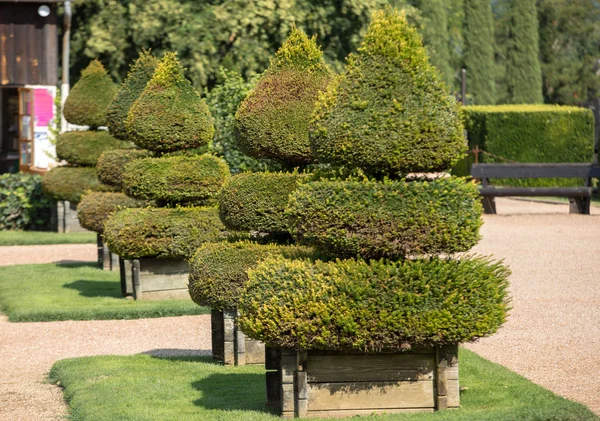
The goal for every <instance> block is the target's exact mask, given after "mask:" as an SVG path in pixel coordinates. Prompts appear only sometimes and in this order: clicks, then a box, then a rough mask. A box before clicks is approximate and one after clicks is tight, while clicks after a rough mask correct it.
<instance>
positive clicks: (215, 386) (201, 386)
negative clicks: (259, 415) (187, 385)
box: [192, 371, 275, 414]
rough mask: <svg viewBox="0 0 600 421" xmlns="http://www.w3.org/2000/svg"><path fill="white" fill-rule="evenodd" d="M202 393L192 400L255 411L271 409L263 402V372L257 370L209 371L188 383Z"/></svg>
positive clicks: (212, 406)
mask: <svg viewBox="0 0 600 421" xmlns="http://www.w3.org/2000/svg"><path fill="white" fill-rule="evenodd" d="M192 387H193V388H194V389H196V390H198V391H200V392H201V393H202V397H201V398H200V399H196V400H195V401H194V404H195V405H197V406H201V407H203V408H206V409H220V410H224V411H232V410H240V411H257V412H264V413H267V414H275V412H274V411H273V410H272V409H270V408H269V407H267V405H266V400H267V396H266V386H265V375H264V374H259V373H239V372H235V371H231V372H230V373H219V374H211V375H209V376H207V377H205V378H203V379H202V380H198V381H195V382H193V383H192Z"/></svg>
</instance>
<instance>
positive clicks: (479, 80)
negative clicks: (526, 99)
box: [463, 0, 496, 104]
mask: <svg viewBox="0 0 600 421" xmlns="http://www.w3.org/2000/svg"><path fill="white" fill-rule="evenodd" d="M463 38H464V56H463V61H464V66H465V68H466V69H467V72H468V73H467V89H468V93H469V94H470V95H471V97H472V98H473V103H475V104H495V103H496V89H495V80H494V79H495V74H496V71H495V66H494V21H493V17H492V7H491V4H490V0H464V29H463Z"/></svg>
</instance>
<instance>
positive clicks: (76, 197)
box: [42, 167, 114, 203]
mask: <svg viewBox="0 0 600 421" xmlns="http://www.w3.org/2000/svg"><path fill="white" fill-rule="evenodd" d="M42 187H43V190H44V194H45V195H46V196H48V197H50V198H51V199H53V200H68V201H69V202H71V203H79V201H80V200H81V198H82V196H83V195H84V194H85V193H86V192H90V191H112V190H114V188H113V187H111V186H107V185H106V184H102V183H101V182H100V181H99V180H98V173H97V172H96V168H89V167H57V168H53V169H52V170H50V171H48V172H47V173H46V174H44V178H43V179H42Z"/></svg>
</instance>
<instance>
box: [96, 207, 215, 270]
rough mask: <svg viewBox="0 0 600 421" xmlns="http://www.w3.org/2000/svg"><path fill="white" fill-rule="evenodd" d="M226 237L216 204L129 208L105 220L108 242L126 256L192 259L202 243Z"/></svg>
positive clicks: (114, 250)
mask: <svg viewBox="0 0 600 421" xmlns="http://www.w3.org/2000/svg"><path fill="white" fill-rule="evenodd" d="M225 237H226V233H225V227H223V224H221V221H220V220H219V213H218V211H217V209H215V208H193V207H192V208H183V207H181V208H179V207H178V208H137V209H125V210H122V211H119V212H117V213H115V214H114V215H112V216H111V217H110V218H109V219H108V221H106V223H105V224H104V240H105V242H106V244H107V245H108V247H109V249H110V250H111V251H112V252H113V253H116V254H118V255H119V256H121V257H122V258H125V259H139V258H141V257H165V258H167V257H178V258H184V259H189V258H190V257H191V256H192V255H193V254H194V252H195V251H196V250H197V249H198V248H199V247H200V246H201V245H202V244H204V243H208V242H215V241H219V240H222V239H224V238H225Z"/></svg>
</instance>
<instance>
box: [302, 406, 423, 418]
mask: <svg viewBox="0 0 600 421" xmlns="http://www.w3.org/2000/svg"><path fill="white" fill-rule="evenodd" d="M411 412H418V413H423V412H434V410H433V408H417V409H414V408H402V409H397V408H386V409H355V410H351V411H343V410H342V411H308V416H309V417H311V418H343V417H352V416H355V415H371V414H400V413H402V414H405V413H411Z"/></svg>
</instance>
